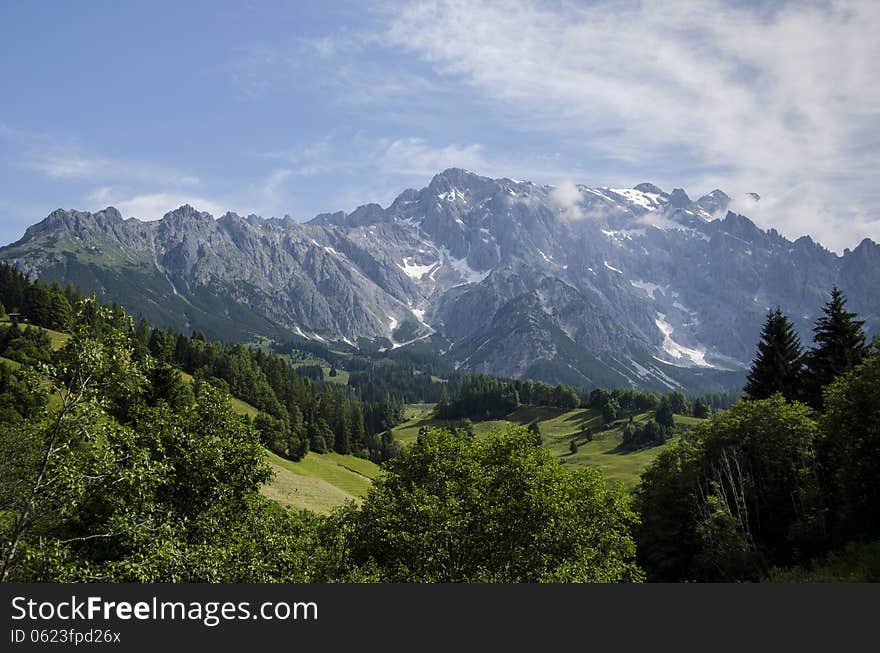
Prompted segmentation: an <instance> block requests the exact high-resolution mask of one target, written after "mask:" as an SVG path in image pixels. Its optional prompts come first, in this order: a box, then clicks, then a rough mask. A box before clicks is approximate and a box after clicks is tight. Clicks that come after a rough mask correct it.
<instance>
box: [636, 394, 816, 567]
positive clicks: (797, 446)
mask: <svg viewBox="0 0 880 653" xmlns="http://www.w3.org/2000/svg"><path fill="white" fill-rule="evenodd" d="M818 437H819V429H818V426H817V424H816V422H815V421H814V420H813V418H812V414H811V411H810V409H809V408H808V407H807V406H804V405H803V404H798V403H787V402H786V401H785V399H784V398H783V397H782V395H774V396H773V397H772V398H770V399H766V400H762V401H743V402H739V403H738V404H736V405H734V406H733V407H732V408H731V409H730V410H729V411H726V412H724V413H719V414H717V415H715V416H714V417H713V418H712V419H711V420H710V421H709V422H708V423H706V424H705V425H702V426H698V427H697V428H696V429H695V430H694V433H693V435H692V437H691V438H689V439H687V440H683V441H679V442H676V443H674V444H673V445H672V446H671V447H670V448H669V449H667V450H666V451H664V452H662V453H661V454H660V455H659V456H658V458H657V460H656V461H655V462H654V464H653V465H652V466H651V467H650V468H649V469H648V470H647V471H646V472H645V473H644V475H643V476H642V483H641V485H640V486H639V488H638V490H637V499H638V505H639V511H640V513H641V515H642V518H643V521H642V524H641V526H640V528H639V533H638V543H639V557H640V561H641V562H642V564H643V565H644V566H645V568H646V569H647V570H648V572H649V577H650V578H652V579H655V580H726V581H732V580H757V579H758V578H760V577H761V576H762V575H763V574H764V573H766V571H767V569H768V568H769V567H770V566H772V565H788V564H793V563H796V562H798V561H802V560H805V559H809V554H813V553H815V552H816V550H817V547H818V546H819V545H820V543H821V541H822V539H823V535H824V528H825V522H824V514H825V513H824V504H823V499H822V496H821V494H820V488H819V478H818V466H817V461H816V443H817V440H818Z"/></svg>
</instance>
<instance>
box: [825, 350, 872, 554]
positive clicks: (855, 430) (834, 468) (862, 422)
mask: <svg viewBox="0 0 880 653" xmlns="http://www.w3.org/2000/svg"><path fill="white" fill-rule="evenodd" d="M821 425H822V430H823V431H824V435H825V437H824V440H823V443H822V448H821V450H822V453H823V456H822V460H823V466H824V468H825V471H826V476H827V480H828V485H829V486H830V492H831V498H832V515H833V517H834V518H835V519H836V520H837V522H838V523H839V525H840V528H841V531H842V536H841V537H838V540H840V541H839V542H838V543H841V541H845V540H846V539H856V538H862V537H865V536H870V537H877V536H878V535H880V355H874V356H870V357H869V358H867V359H866V360H865V361H864V362H863V363H862V364H861V365H859V366H858V367H856V368H855V370H853V371H852V372H850V373H849V374H845V375H844V376H842V377H839V378H838V379H837V380H835V381H834V382H832V383H831V385H830V386H829V387H828V389H827V391H826V393H825V413H824V415H823V417H822V420H821Z"/></svg>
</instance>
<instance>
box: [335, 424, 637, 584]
mask: <svg viewBox="0 0 880 653" xmlns="http://www.w3.org/2000/svg"><path fill="white" fill-rule="evenodd" d="M635 521H636V516H635V513H634V512H633V511H632V509H631V507H630V501H629V497H628V496H627V495H626V493H625V492H624V491H623V489H622V488H621V487H620V486H617V485H615V486H612V487H609V486H608V485H607V483H606V482H605V479H604V478H603V476H602V473H601V472H600V471H598V470H579V471H569V470H566V469H564V468H562V467H561V466H560V465H559V464H558V463H557V462H556V461H555V460H554V459H553V456H552V455H551V454H550V452H549V451H547V449H545V448H544V447H542V446H540V444H539V443H538V442H537V440H536V436H535V435H534V434H533V433H530V432H529V431H528V430H527V429H525V428H510V429H509V430H508V431H507V432H505V433H500V432H495V433H492V434H490V435H489V436H487V437H485V438H479V439H477V438H473V437H468V436H466V435H453V434H451V433H450V432H448V431H445V430H440V429H432V430H428V431H427V432H425V433H423V434H422V435H421V436H420V437H419V440H418V442H417V443H416V444H415V445H413V446H410V447H409V448H408V449H407V451H406V454H405V455H404V456H403V457H401V458H397V459H394V460H392V461H390V462H389V463H388V464H387V467H386V475H385V476H384V477H383V478H381V479H379V480H378V481H377V482H376V484H375V485H374V486H373V488H371V490H370V492H369V494H368V495H367V499H366V501H365V502H364V504H363V506H362V507H361V509H360V510H359V511H357V512H355V513H353V514H352V517H351V523H352V526H351V528H352V535H353V537H352V539H351V548H350V551H349V556H350V560H351V561H352V562H353V566H363V565H366V566H368V567H372V568H374V569H376V570H377V573H378V576H379V578H380V579H381V580H383V581H388V582H403V581H410V582H468V581H471V582H473V581H489V582H541V581H569V582H617V581H633V580H639V579H640V578H641V573H640V571H639V570H638V568H637V567H636V566H635V564H634V554H635V546H634V543H633V540H632V537H631V535H630V530H631V528H632V526H633V525H634V524H635Z"/></svg>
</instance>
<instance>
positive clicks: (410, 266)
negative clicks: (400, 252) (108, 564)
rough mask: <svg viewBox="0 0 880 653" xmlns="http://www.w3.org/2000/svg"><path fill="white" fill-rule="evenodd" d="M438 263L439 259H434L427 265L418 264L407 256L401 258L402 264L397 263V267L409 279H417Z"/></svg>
mask: <svg viewBox="0 0 880 653" xmlns="http://www.w3.org/2000/svg"><path fill="white" fill-rule="evenodd" d="M438 265H440V261H434V262H433V263H429V264H428V265H419V264H418V263H413V259H412V258H411V257H409V256H407V257H406V258H404V259H403V265H401V264H400V263H398V264H397V267H399V268H400V269H401V270H403V271H404V272H405V273H406V275H407V276H408V277H410V278H411V279H414V280H416V281H419V280H420V279H421V278H422V277H423V276H424V275H425V274H427V273H429V272H430V271H431V270H433V269H434V268H435V267H437V266H438Z"/></svg>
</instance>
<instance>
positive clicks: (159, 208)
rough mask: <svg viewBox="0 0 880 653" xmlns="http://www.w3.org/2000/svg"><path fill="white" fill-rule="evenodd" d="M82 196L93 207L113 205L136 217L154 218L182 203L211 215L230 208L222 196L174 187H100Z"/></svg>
mask: <svg viewBox="0 0 880 653" xmlns="http://www.w3.org/2000/svg"><path fill="white" fill-rule="evenodd" d="M86 200H87V201H89V202H91V203H93V204H94V205H95V206H94V207H93V208H94V209H97V208H99V207H100V208H104V207H107V206H114V207H116V208H117V209H118V210H119V212H120V213H121V214H122V215H123V216H125V217H127V218H130V217H135V218H138V219H139V220H158V219H160V218H161V217H162V216H163V215H165V214H166V213H168V212H169V211H172V210H174V209H176V208H177V207H179V206H183V205H184V204H189V205H190V206H193V207H195V208H196V209H198V210H199V211H207V212H208V213H210V214H211V215H213V216H214V217H219V216H221V215H223V214H224V213H226V212H227V211H231V210H234V208H233V207H232V206H231V205H230V204H229V203H228V202H227V201H226V200H220V201H218V200H216V199H212V198H209V197H204V196H201V195H197V194H191V193H182V192H174V191H171V192H157V193H142V194H136V195H130V194H128V193H125V192H124V191H122V190H116V189H114V188H107V187H102V188H97V189H95V190H94V191H92V192H91V193H89V194H88V195H87V196H86Z"/></svg>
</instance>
